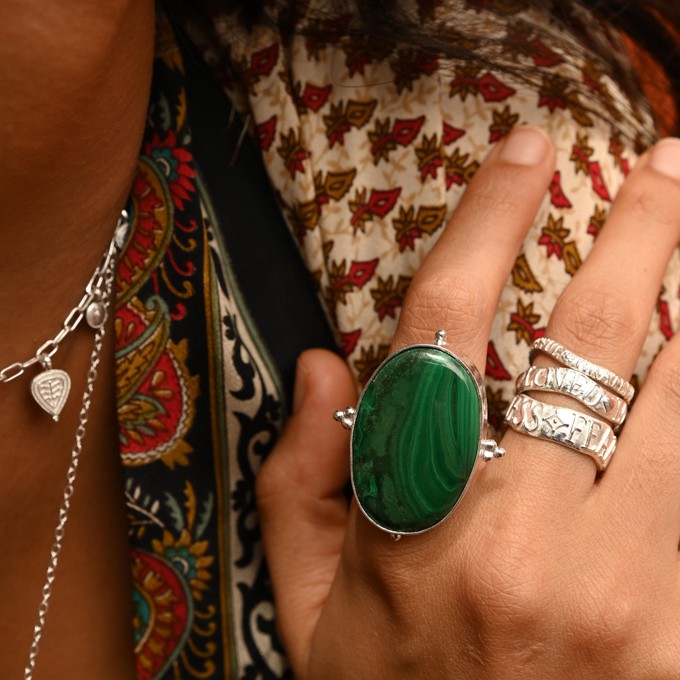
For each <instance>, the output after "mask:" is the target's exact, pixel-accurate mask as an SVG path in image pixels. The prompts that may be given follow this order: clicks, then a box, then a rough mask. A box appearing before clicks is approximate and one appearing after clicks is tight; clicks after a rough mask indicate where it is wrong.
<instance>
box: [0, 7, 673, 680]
mask: <svg viewBox="0 0 680 680" xmlns="http://www.w3.org/2000/svg"><path fill="white" fill-rule="evenodd" d="M9 19H11V21H10V20H9ZM152 44H153V4H152V3H151V2H149V1H148V0H142V1H139V0H138V1H137V2H131V1H130V2H125V1H124V0H112V1H111V2H108V3H105V4H104V5H102V4H101V3H95V2H92V0H66V1H65V2H61V3H57V4H54V3H52V4H51V5H49V6H45V5H44V3H39V2H37V0H22V1H21V2H20V1H19V0H0V59H1V60H2V63H3V65H4V68H3V69H1V70H0V90H1V91H2V92H3V93H4V97H3V106H2V107H0V158H2V159H3V163H2V168H1V170H0V173H1V180H2V181H0V200H1V201H2V205H3V207H4V210H3V216H4V217H3V219H4V221H5V222H4V224H3V225H2V227H1V228H0V252H2V253H5V254H8V253H11V257H7V256H6V257H5V258H4V259H3V262H2V265H1V266H0V322H2V324H3V327H4V328H5V329H11V332H4V333H1V334H0V357H3V361H2V366H4V365H6V364H8V363H11V362H13V361H15V360H17V359H25V358H28V356H29V355H30V348H35V347H36V346H37V345H39V344H40V343H41V342H42V341H43V340H44V339H46V338H47V337H50V336H51V334H52V333H53V332H54V331H56V330H57V329H58V328H59V326H60V324H61V321H62V320H63V318H64V317H65V315H66V313H67V312H68V311H69V310H70V308H71V306H72V304H73V303H74V302H75V301H77V300H78V299H79V298H80V295H81V293H82V288H83V285H84V282H86V281H87V280H88V278H89V276H90V275H91V273H92V271H93V269H94V267H95V266H96V263H97V261H98V259H99V256H100V253H101V252H102V251H103V249H104V247H105V245H106V244H107V243H108V241H109V240H110V236H111V232H112V229H113V225H114V224H115V222H116V218H117V215H118V213H119V211H120V209H121V207H122V206H123V204H124V201H125V198H126V196H127V194H128V192H129V187H130V182H131V178H132V173H133V170H134V164H135V160H136V157H137V153H138V148H139V141H140V136H141V132H142V127H143V122H144V114H145V109H146V98H147V93H148V89H149V78H150V70H151V56H152V55H151V47H152ZM26 45H30V46H31V49H30V50H29V49H26ZM502 151H503V145H499V146H498V147H497V149H496V150H495V151H494V152H492V154H491V156H490V158H489V160H488V161H487V163H486V164H485V165H484V166H483V167H482V169H481V170H480V171H479V173H478V175H477V177H476V179H475V180H474V182H473V183H472V184H471V186H470V188H469V190H468V191H467V193H466V196H465V199H464V200H463V202H462V203H461V206H460V208H459V210H458V211H457V212H456V215H455V217H454V218H453V220H452V222H451V224H450V225H449V227H448V229H447V232H446V234H445V235H444V237H443V238H442V239H441V240H440V243H439V245H438V246H437V248H436V249H435V250H433V252H432V255H431V256H430V257H429V258H428V260H427V262H426V264H425V265H424V267H423V268H422V271H421V272H420V273H419V275H418V277H417V279H416V280H415V281H414V283H413V286H412V292H411V294H410V296H409V300H408V302H407V304H406V306H405V308H404V313H403V315H402V320H401V323H400V326H399V330H398V333H397V336H396V337H395V340H394V346H393V349H397V348H399V347H401V346H404V345H406V344H410V343H413V342H421V341H430V340H431V337H432V331H433V330H434V329H437V328H447V329H454V331H453V334H452V331H451V330H450V331H449V338H448V340H449V343H450V345H451V346H452V347H454V348H455V349H457V350H458V351H459V352H461V353H464V354H466V355H468V356H470V357H471V358H472V359H473V360H474V361H475V363H476V364H477V365H478V366H483V365H484V361H483V359H484V353H485V350H486V341H487V337H488V331H489V326H490V323H491V319H492V314H493V310H494V309H495V305H496V300H497V297H498V294H499V292H500V289H501V286H502V284H503V282H504V281H505V279H506V277H507V275H508V273H509V271H510V269H511V266H512V263H513V262H514V257H515V253H516V252H517V249H518V247H519V244H520V242H521V240H522V238H523V237H524V234H525V232H526V230H527V229H528V227H529V224H530V223H531V220H532V217H533V214H534V212H535V210H536V208H537V206H538V203H539V202H540V200H541V198H542V196H543V195H544V193H545V190H546V187H547V185H548V183H549V181H550V178H551V176H552V166H553V151H552V149H551V146H550V144H549V143H547V142H546V144H545V149H544V152H543V153H542V154H541V157H540V158H539V159H538V160H537V161H536V162H535V163H532V164H527V163H526V162H522V163H517V162H515V161H510V160H508V159H507V158H505V159H504V158H503V156H502ZM677 151H678V150H677V148H675V152H677ZM678 162H679V163H680V154H678ZM492 196H493V200H491V199H490V197H492ZM679 214H680V182H679V180H678V179H676V178H673V177H668V176H667V175H666V174H663V173H660V172H659V171H658V170H657V169H654V167H653V164H650V160H649V158H646V159H643V161H642V162H641V163H640V164H639V166H638V168H637V169H636V171H635V172H634V173H633V175H632V176H631V178H630V180H629V181H628V183H627V184H626V188H625V189H624V190H623V191H622V192H621V195H620V196H619V198H618V199H617V202H616V205H615V209H614V211H613V212H612V216H611V218H610V220H609V222H608V225H607V227H606V228H605V229H604V230H603V232H602V235H601V236H600V238H599V240H598V245H597V246H596V248H595V249H594V250H593V253H592V255H591V256H590V257H589V258H588V260H587V261H586V263H585V264H584V265H583V267H582V268H581V270H580V271H579V273H578V274H577V276H576V277H574V281H573V283H572V284H571V286H570V287H569V288H568V289H567V290H566V291H565V293H564V295H563V297H562V300H561V301H560V304H559V305H558V307H557V308H556V310H555V312H554V314H553V316H552V319H551V321H550V325H549V328H548V335H550V336H552V337H555V338H556V339H558V340H561V341H562V342H564V343H565V344H567V345H568V346H570V347H571V348H573V349H574V350H576V351H578V352H579V353H581V354H583V355H585V356H587V357H589V358H591V359H592V360H594V361H598V362H601V363H605V364H606V365H607V366H609V367H610V368H611V369H612V370H615V371H617V372H619V373H621V374H624V375H628V374H630V371H631V370H632V366H633V364H634V361H635V358H636V356H637V353H638V352H639V348H640V345H641V343H642V338H643V336H644V333H645V330H646V328H647V325H648V324H647V322H648V319H649V316H650V314H651V310H652V309H653V306H654V302H655V300H656V292H657V290H658V286H659V282H660V279H661V275H662V273H663V271H664V269H665V266H666V263H667V261H668V258H669V257H670V255H671V252H672V250H673V248H674V247H675V244H676V243H677V241H678V237H679V235H680V223H679V221H678V218H677V215H679ZM640 224H644V225H645V230H644V231H643V230H641V229H640V228H639V225H640ZM482 234H483V235H484V236H483V238H484V240H485V242H486V241H487V239H489V238H491V240H492V241H493V242H494V243H495V244H496V248H495V249H494V251H493V252H492V253H489V252H488V251H487V250H485V249H484V248H482V247H481V246H482V243H481V241H480V239H481V235H482ZM450 251H455V252H456V253H458V255H457V257H458V258H459V260H458V261H456V262H455V263H452V262H451V256H450ZM631 253H632V254H635V255H636V258H635V259H631ZM482 257H483V259H484V267H482V266H481V264H482V263H481V262H480V261H479V258H482ZM489 258H492V259H491V261H490V260H489ZM452 264H454V265H455V266H451V265H452ZM482 271H483V272H484V277H483V278H479V277H480V276H481V272H482ZM475 277H478V278H477V279H475ZM452 291H456V294H455V295H452V294H451V293H452ZM593 291H597V294H594V293H593ZM611 300H614V301H615V303H616V304H614V305H613V306H611V305H609V304H607V305H606V306H605V304H604V303H605V302H607V303H609V302H610V301H611ZM71 301H73V302H71ZM603 309H607V310H610V309H613V310H616V314H615V315H614V316H611V315H603V314H602V311H603ZM109 330H111V329H109ZM622 330H625V332H622ZM91 343H92V334H91V332H89V331H87V330H83V331H81V332H79V333H77V334H74V336H73V337H72V338H70V339H69V341H68V342H67V343H64V347H63V348H62V350H61V351H60V353H59V354H58V362H57V361H56V360H55V363H57V364H58V367H60V368H63V369H65V370H67V371H68V372H69V373H70V374H71V375H72V377H73V380H74V385H73V395H74V396H72V398H71V400H70V402H69V404H68V405H67V407H66V409H65V411H64V412H63V414H62V417H61V419H60V422H59V423H58V424H55V423H53V422H52V421H51V420H50V419H49V417H47V416H45V414H43V413H42V412H40V411H39V410H37V408H36V407H35V405H34V404H33V403H32V402H31V400H30V397H29V396H28V380H27V378H26V377H24V378H22V379H19V380H17V381H15V382H13V383H10V384H7V385H2V386H0V399H1V401H0V414H1V415H0V441H2V442H3V456H4V458H3V462H4V469H5V471H6V474H4V475H2V476H0V513H1V514H2V516H3V517H4V518H5V523H4V526H3V528H4V531H3V538H4V541H5V545H6V549H5V550H4V551H3V559H2V560H1V561H0V676H1V677H3V678H4V677H7V678H14V677H21V672H22V669H23V667H24V664H25V661H26V657H27V652H28V648H29V645H30V640H31V629H32V626H33V624H34V622H35V616H36V610H37V605H38V601H39V598H40V588H41V587H42V584H43V582H44V570H45V567H46V564H47V559H48V553H49V548H50V545H51V542H52V534H53V531H54V527H55V524H56V512H57V508H58V506H59V502H60V499H61V494H62V491H63V486H64V474H65V470H66V467H67V465H68V453H69V451H70V449H71V447H72V444H73V436H74V432H75V427H76V419H77V411H78V408H79V399H78V396H79V394H81V393H82V389H83V386H84V377H85V374H86V371H87V366H88V356H89V352H90V349H91ZM27 348H28V349H27ZM5 358H6V361H5ZM112 363H113V362H112V344H111V334H110V333H109V336H108V342H107V345H106V348H105V354H104V357H103V364H102V369H101V371H100V375H99V377H98V383H97V390H96V395H95V400H94V404H93V411H92V415H91V417H90V426H89V433H88V437H87V440H86V445H85V450H84V454H83V463H82V466H81V469H80V472H79V478H78V487H77V490H76V495H75V496H74V499H73V506H72V511H71V519H70V523H69V527H68V531H67V539H66V546H65V549H64V553H63V557H62V561H61V564H60V570H59V576H58V578H57V582H56V586H55V591H54V597H53V600H52V603H51V608H50V613H49V617H48V625H47V629H46V631H45V635H44V638H43V641H42V644H41V653H40V657H39V660H38V668H37V671H36V673H35V677H36V678H37V679H38V680H49V679H50V678H54V679H55V680H56V679H57V678H59V679H62V678H65V677H68V678H71V679H73V680H80V679H81V678H83V679H84V678H98V680H114V679H115V680H121V679H124V678H133V677H134V664H133V658H132V648H133V643H132V631H131V626H130V620H131V607H130V604H129V603H130V591H131V583H130V574H129V555H128V546H127V540H126V527H125V516H124V504H123V493H122V483H121V472H120V464H119V461H118V459H117V452H116V438H115V416H114V409H113V403H114V398H113V375H112ZM679 365H680V345H679V342H678V341H674V342H672V343H671V344H670V345H669V346H668V348H667V349H666V350H664V352H663V353H662V354H661V355H660V356H659V358H658V360H657V364H656V368H655V369H654V370H653V371H652V373H651V374H650V376H649V379H648V381H647V383H646V385H645V387H644V389H643V390H642V392H641V394H640V396H639V398H638V401H637V403H636V406H635V409H634V411H633V413H631V415H630V417H629V421H628V423H627V425H626V428H625V430H624V433H623V435H622V436H621V438H620V443H619V449H618V451H617V453H616V457H615V459H614V462H613V463H612V465H611V467H610V469H609V470H608V471H607V473H606V475H605V476H604V477H602V478H601V479H600V480H599V481H597V482H595V473H594V468H593V466H592V463H591V462H590V461H589V460H587V459H585V458H581V457H579V456H576V455H573V454H565V453H564V452H563V451H555V447H554V445H551V444H546V443H543V442H534V441H530V440H527V439H526V438H522V437H520V436H518V435H516V434H515V433H509V434H508V435H507V436H506V438H505V439H504V441H503V445H504V446H505V447H506V448H507V450H508V451H509V452H510V455H508V457H507V458H506V459H505V460H503V461H500V462H497V463H495V464H493V465H489V466H487V467H486V468H483V470H482V472H481V473H480V474H479V475H477V476H476V478H475V480H474V483H473V487H472V488H471V489H470V491H469V493H468V494H467V495H466V497H465V500H464V502H463V503H462V504H461V506H460V507H459V508H458V509H457V510H456V513H455V515H454V516H453V517H452V518H451V519H450V520H449V521H447V522H446V523H445V524H444V525H443V526H441V527H439V528H437V529H436V530H434V531H432V532H430V533H428V534H424V535H422V536H417V537H411V538H409V539H404V540H402V541H401V542H399V543H397V544H394V543H392V542H391V541H390V540H389V538H388V537H387V536H385V535H384V534H382V533H380V532H378V531H377V530H376V529H375V528H374V527H372V526H370V525H369V524H368V523H367V522H366V521H365V520H364V518H363V516H361V515H360V513H359V512H357V510H356V508H355V507H354V506H352V507H351V508H349V509H348V508H347V505H346V502H345V497H344V493H343V489H344V487H345V484H346V482H347V477H348V470H347V436H346V434H345V433H344V432H343V431H342V430H341V429H340V428H339V427H338V426H337V425H336V424H335V423H333V422H332V420H331V419H330V418H329V414H330V413H332V411H333V410H334V409H335V408H336V407H337V406H338V405H344V404H346V403H352V402H353V401H354V399H355V396H356V395H355V390H354V385H353V382H352V379H351V376H350V375H349V373H348V371H347V369H346V367H345V365H344V364H343V363H342V362H341V361H340V360H339V359H337V358H336V357H334V356H333V355H331V354H328V353H325V352H320V351H312V352H309V353H306V354H305V355H303V357H302V358H301V360H300V364H299V369H298V379H297V389H296V413H295V415H294V416H293V418H292V419H291V420H290V423H289V424H288V427H287V429H286V431H285V433H284V436H283V438H282V441H281V443H280V445H279V446H278V447H277V449H276V451H275V453H274V454H273V455H272V457H271V458H270V460H269V462H268V463H267V464H266V465H265V468H264V470H263V471H262V474H261V475H260V478H259V480H258V499H259V504H260V509H261V513H262V527H263V532H264V537H265V543H266V548H267V553H268V557H269V562H270V568H271V572H272V578H273V583H274V588H275V592H276V598H277V603H278V607H279V614H280V617H279V625H280V627H281V633H282V637H283V640H284V642H285V645H286V648H287V650H288V652H289V655H290V658H291V662H292V664H293V667H294V670H295V672H296V675H297V677H298V678H300V679H301V680H321V679H323V680H340V679H344V678H364V677H370V678H375V679H376V680H382V679H383V678H385V679H386V678H406V677H408V678H416V679H418V678H428V679H429V678H464V679H467V678H470V679H475V678H484V679H485V680H488V679H490V680H495V679H501V678H503V679H505V678H516V677H521V678H546V677H560V678H562V677H565V678H598V679H599V678H602V677H616V678H624V679H627V678H631V679H632V678H650V679H651V678H654V679H658V678H672V677H675V676H676V675H677V668H678V667H680V632H679V631H680V627H679V615H678V612H680V606H679V605H680V603H679V602H678V582H677V579H678V574H677V545H678V534H679V533H680V527H679V526H678V517H679V516H680V512H679V511H680V507H679V502H680V501H679V499H678V498H677V494H676V493H675V490H676V489H677V482H678V479H677V478H678V476H679V474H680V467H679V466H678V465H677V464H676V462H675V461H674V460H673V459H672V457H671V456H669V455H668V454H669V452H670V451H673V450H674V449H677V448H678V441H677V439H676V438H675V437H676V435H674V433H673V431H672V430H671V429H670V428H663V427H659V416H658V414H660V413H663V414H667V415H668V422H673V421H674V419H675V420H677V418H678V411H680V388H679V387H678V384H680V375H679V374H678V368H677V367H678V366H679ZM310 422H313V423H315V424H316V427H314V428H309V427H308V424H309V423H310Z"/></svg>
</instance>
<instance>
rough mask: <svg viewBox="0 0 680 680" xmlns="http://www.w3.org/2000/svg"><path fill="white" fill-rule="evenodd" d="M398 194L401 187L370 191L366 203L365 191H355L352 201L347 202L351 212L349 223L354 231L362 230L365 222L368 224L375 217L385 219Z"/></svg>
mask: <svg viewBox="0 0 680 680" xmlns="http://www.w3.org/2000/svg"><path fill="white" fill-rule="evenodd" d="M400 194H401V187H397V188H396V189H387V190H380V189H372V190H371V195H370V196H369V199H368V201H367V200H366V191H365V190H359V191H357V193H356V196H355V198H354V200H352V201H350V202H349V208H350V210H351V211H352V218H351V220H350V222H351V224H352V226H353V227H354V230H355V231H358V230H359V229H364V227H365V226H366V222H370V221H371V220H372V219H373V218H374V217H375V216H378V217H385V216H386V215H387V214H388V213H389V212H390V210H392V208H394V204H395V203H396V202H397V199H398V198H399V195H400Z"/></svg>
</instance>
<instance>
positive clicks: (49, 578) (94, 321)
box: [0, 211, 129, 680]
mask: <svg viewBox="0 0 680 680" xmlns="http://www.w3.org/2000/svg"><path fill="white" fill-rule="evenodd" d="M128 226H129V222H128V216H127V212H126V211H122V213H121V216H120V218H119V220H118V223H117V225H116V229H115V232H114V236H113V239H112V240H111V243H110V244H109V246H108V248H107V249H106V251H105V253H104V255H103V256H102V259H101V262H100V264H99V265H98V267H97V269H96V270H95V272H94V274H93V276H92V278H91V279H90V281H89V282H88V284H87V286H86V287H85V293H84V294H83V296H82V298H81V300H80V302H79V303H78V304H77V305H76V306H75V307H74V308H73V309H72V310H71V311H70V312H69V313H68V315H67V317H66V319H65V320H64V323H63V324H62V328H61V330H60V331H59V332H58V333H57V334H56V335H55V336H54V337H53V338H52V339H51V340H48V341H47V342H44V343H43V344H42V345H41V346H40V347H39V348H38V350H37V351H36V353H35V354H34V356H33V357H31V358H30V359H28V360H26V361H17V362H15V363H13V364H10V365H9V366H7V367H6V368H4V369H3V370H2V371H0V383H6V382H10V381H11V380H15V379H16V378H18V377H19V376H21V375H23V374H24V373H25V372H26V369H28V368H30V367H31V366H33V365H34V364H38V363H39V364H40V365H41V366H42V368H43V371H42V372H41V373H39V374H38V375H37V376H36V377H35V378H34V379H33V381H32V383H31V393H32V394H33V397H34V399H35V401H36V402H37V403H38V405H39V406H40V407H41V408H43V409H44V410H45V411H47V412H48V413H49V414H50V415H52V418H53V419H54V420H55V421H56V420H58V418H59V413H60V412H61V410H62V408H63V407H64V404H65V403H66V400H67V398H68V393H69V390H70V387H71V378H70V376H69V375H68V373H66V372H65V371H63V370H61V369H54V368H52V357H54V355H55V354H56V353H57V351H58V349H59V345H60V343H61V342H62V341H63V340H64V339H65V338H66V337H67V336H68V335H69V334H70V333H72V332H73V331H74V330H75V329H76V328H77V327H78V325H79V324H80V322H81V321H82V320H83V318H85V320H86V321H87V323H88V324H89V325H90V327H91V328H93V329H94V330H95V337H94V346H93V348H92V353H91V354H90V366H89V369H88V373H87V382H86V386H85V390H84V392H83V399H82V404H81V407H80V413H79V416H78V427H77V429H76V433H75V441H74V443H73V448H72V449H71V459H70V464H69V467H68V470H67V472H66V486H65V487H64V493H63V496H62V501H61V506H60V508H59V519H58V522H57V526H56V527H55V530H54V542H53V543H52V548H51V550H50V560H49V563H48V566H47V571H46V574H45V582H44V584H43V587H42V598H41V600H40V605H39V607H38V615H37V622H36V624H35V626H34V628H33V636H32V639H31V647H30V649H29V653H28V662H27V664H26V667H25V668H24V680H33V672H34V670H35V664H36V659H37V657H38V652H39V651H40V640H41V638H42V634H43V629H44V627H45V619H46V616H47V611H48V609H49V603H50V599H51V597H52V588H53V586H54V581H55V578H56V573H57V565H58V562H59V557H60V555H61V552H62V548H63V543H64V534H65V530H66V524H67V522H68V518H69V511H70V509H71V498H72V497H73V492H74V489H75V483H76V475H77V472H78V465H79V463H80V456H81V453H82V450H83V442H84V440H85V434H86V429H87V422H88V418H89V413H90V405H91V403H92V393H93V390H94V384H95V381H96V378H97V370H98V368H99V363H100V361H101V352H102V347H103V345H104V335H105V333H106V319H107V316H108V311H109V306H110V303H111V292H112V290H113V281H114V277H115V265H116V255H117V254H118V252H119V251H120V250H121V249H122V247H123V244H124V242H125V238H126V234H127V230H128Z"/></svg>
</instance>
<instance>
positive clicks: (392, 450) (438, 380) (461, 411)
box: [352, 346, 481, 533]
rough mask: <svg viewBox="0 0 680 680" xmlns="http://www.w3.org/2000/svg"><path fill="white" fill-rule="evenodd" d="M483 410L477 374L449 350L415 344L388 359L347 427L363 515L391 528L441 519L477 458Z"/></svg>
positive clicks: (414, 527)
mask: <svg viewBox="0 0 680 680" xmlns="http://www.w3.org/2000/svg"><path fill="white" fill-rule="evenodd" d="M480 408H481V404H480V397H479V393H478V391H477V385H476V383H475V380H474V378H473V377H472V375H471V374H470V372H469V371H468V369H467V368H466V366H465V365H464V364H463V363H462V362H461V361H460V360H459V359H457V358H456V357H455V356H453V355H452V354H450V353H449V352H447V351H446V350H443V349H440V348H438V347H434V346H413V347H408V348H406V349H404V350H402V351H401V352H398V353H396V354H394V355H393V356H392V357H390V358H389V359H388V360H387V361H386V362H385V363H384V364H383V365H382V366H381V368H380V369H379V370H378V372H377V373H376V374H375V375H374V376H373V378H372V380H371V382H370V383H369V384H368V385H367V387H366V389H365V390H364V393H363V395H362V397H361V400H360V402H359V406H358V409H357V414H356V418H355V420H354V427H353V428H352V484H353V485H354V492H355V494H356V497H357V500H358V501H359V504H360V505H361V508H362V509H363V511H364V513H365V514H366V515H367V516H368V517H369V518H370V519H371V520H372V521H373V522H375V523H376V524H377V525H378V526H380V527H382V528H383V529H386V530H387V531H391V532H394V533H416V532H419V531H425V530H426V529H430V528H431V527H433V526H434V525H435V524H437V523H438V522H440V521H441V520H442V519H444V518H445V517H446V516H447V515H448V514H449V512H451V510H452V509H453V507H454V505H455V504H456V503H457V502H458V499H459V498H460V496H461V494H462V493H463V490H464V489H465V485H466V483H467V481H468V479H469V477H470V474H471V473H472V469H473V467H474V464H475V461H476V457H477V449H478V446H479V439H480V432H479V429H480Z"/></svg>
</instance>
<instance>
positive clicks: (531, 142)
mask: <svg viewBox="0 0 680 680" xmlns="http://www.w3.org/2000/svg"><path fill="white" fill-rule="evenodd" d="M548 147H549V138H548V136H547V135H546V134H545V132H543V131H542V130H539V129H538V128H534V127H529V126H522V127H518V128H515V129H514V130H513V131H512V132H511V133H510V135H509V136H508V137H506V138H505V140H504V142H503V148H502V149H501V156H500V157H501V158H502V159H503V160H504V161H506V162H508V163H516V164H518V165H537V164H538V163H540V162H541V161H542V160H543V159H544V158H545V155H546V154H547V153H548Z"/></svg>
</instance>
